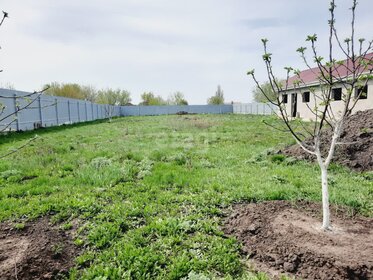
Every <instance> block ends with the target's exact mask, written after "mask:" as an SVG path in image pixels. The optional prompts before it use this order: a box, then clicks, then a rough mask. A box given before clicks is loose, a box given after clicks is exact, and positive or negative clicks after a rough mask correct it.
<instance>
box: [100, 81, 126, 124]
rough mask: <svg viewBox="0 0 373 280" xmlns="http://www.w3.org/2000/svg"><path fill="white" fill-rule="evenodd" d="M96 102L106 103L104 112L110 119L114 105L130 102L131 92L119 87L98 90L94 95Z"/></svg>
mask: <svg viewBox="0 0 373 280" xmlns="http://www.w3.org/2000/svg"><path fill="white" fill-rule="evenodd" d="M96 102H97V103H100V104H106V106H105V107H104V108H105V114H106V116H107V117H108V118H109V121H111V119H112V117H113V113H114V110H115V107H114V106H124V105H127V104H128V103H130V102H131V93H130V92H129V91H126V90H121V89H111V88H107V89H103V90H99V91H98V93H97V96H96Z"/></svg>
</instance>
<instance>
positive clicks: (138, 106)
mask: <svg viewBox="0 0 373 280" xmlns="http://www.w3.org/2000/svg"><path fill="white" fill-rule="evenodd" d="M137 108H138V110H137V112H138V115H139V116H140V105H138V107H137Z"/></svg>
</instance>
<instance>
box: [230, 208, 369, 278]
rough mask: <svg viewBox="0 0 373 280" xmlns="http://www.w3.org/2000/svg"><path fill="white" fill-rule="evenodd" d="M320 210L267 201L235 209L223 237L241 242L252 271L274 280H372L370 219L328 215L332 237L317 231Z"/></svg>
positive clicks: (334, 211)
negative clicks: (297, 279) (287, 279)
mask: <svg viewBox="0 0 373 280" xmlns="http://www.w3.org/2000/svg"><path fill="white" fill-rule="evenodd" d="M320 209H321V206H320V205H318V204H316V203H310V202H297V203H293V204H292V203H291V202H286V201H271V202H263V203H259V204H255V203H252V204H240V205H236V206H235V207H234V210H233V212H232V214H231V215H230V216H229V217H228V218H227V219H226V222H225V225H224V228H223V229H224V232H225V233H226V234H227V235H231V236H235V237H236V238H237V239H238V240H239V241H240V242H242V245H243V246H242V253H243V254H245V255H248V256H249V258H250V260H251V261H252V264H253V265H254V269H256V270H259V271H265V272H267V273H268V274H269V275H271V276H272V277H274V278H278V277H279V276H280V275H281V274H287V275H289V276H295V277H300V278H302V279H373V258H372V256H373V219H369V218H365V217H357V216H354V217H349V216H348V214H347V211H345V210H341V209H340V208H339V209H338V211H337V210H336V209H332V224H333V228H334V230H333V231H332V232H324V231H322V230H321V229H320V228H321V221H322V217H321V213H320Z"/></svg>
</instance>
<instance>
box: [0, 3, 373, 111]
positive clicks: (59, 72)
mask: <svg viewBox="0 0 373 280" xmlns="http://www.w3.org/2000/svg"><path fill="white" fill-rule="evenodd" d="M350 2H351V1H349V0H340V1H337V6H338V7H337V26H339V31H340V33H341V35H340V36H341V38H345V37H347V34H348V33H347V32H348V24H349V20H350V19H349V17H348V13H349V10H348V6H349V5H351V3H350ZM328 5H329V1H328V0H312V1H306V0H260V1H259V0H255V1H254V0H188V1H185V0H105V1H98V0H79V1H77V0H64V1H51V0H23V1H18V0H3V1H1V6H0V9H2V10H4V11H7V12H8V13H9V16H10V18H9V19H7V20H6V22H5V23H4V25H3V26H2V27H1V29H0V44H1V47H2V49H1V51H0V67H1V69H3V70H4V72H3V73H1V74H0V81H1V82H0V85H6V84H12V85H13V86H14V87H15V88H16V89H19V90H25V91H34V90H38V89H40V88H41V86H42V85H43V84H46V83H49V82H53V81H57V82H73V83H79V84H85V85H93V86H95V87H97V88H106V87H112V88H117V87H120V88H123V89H127V90H129V91H130V92H131V93H132V98H133V101H134V103H137V102H139V100H140V95H141V93H143V92H144V91H153V92H154V93H155V94H159V95H161V96H163V97H164V98H167V96H168V95H169V94H171V93H173V92H175V91H181V92H183V93H184V95H185V96H186V98H187V100H188V101H189V103H190V104H205V103H206V100H207V98H208V97H209V96H211V95H213V94H214V93H215V91H216V88H217V85H218V84H220V85H221V87H222V89H223V90H224V94H225V99H226V102H230V101H235V102H249V101H251V91H252V89H253V87H254V84H253V82H252V81H251V80H250V79H249V78H248V77H247V76H246V74H245V73H246V72H247V70H248V69H251V68H255V69H256V73H257V74H258V77H259V78H260V79H261V80H262V81H264V80H265V75H264V65H263V62H262V60H261V54H262V46H261V42H260V39H261V38H263V37H266V38H268V39H269V40H270V42H269V43H270V51H271V52H272V53H273V62H274V64H275V65H276V70H278V76H280V77H281V76H283V74H282V70H281V69H282V68H283V67H284V66H294V67H296V68H299V69H302V68H304V66H303V65H302V63H301V61H300V59H299V56H298V54H297V53H296V52H295V50H296V49H297V48H298V47H300V46H303V45H305V43H304V39H305V37H306V35H308V34H313V33H317V34H318V35H319V38H320V40H319V42H318V43H319V49H320V51H321V54H324V55H325V54H326V52H324V51H325V50H326V47H327V44H326V39H327V32H328V30H327V29H328V26H327V20H328ZM372 11H373V1H372V0H360V1H359V6H358V10H357V14H358V17H357V24H356V29H357V36H358V37H365V38H366V39H369V40H371V39H372V30H373V20H372Z"/></svg>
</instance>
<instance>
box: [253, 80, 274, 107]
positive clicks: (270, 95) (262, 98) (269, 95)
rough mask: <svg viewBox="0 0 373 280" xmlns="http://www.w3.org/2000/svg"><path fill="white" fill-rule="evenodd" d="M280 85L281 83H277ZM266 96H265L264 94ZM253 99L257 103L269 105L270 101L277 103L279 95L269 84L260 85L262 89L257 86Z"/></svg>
mask: <svg viewBox="0 0 373 280" xmlns="http://www.w3.org/2000/svg"><path fill="white" fill-rule="evenodd" d="M277 83H279V81H277ZM262 91H264V93H265V95H264V94H263V92H262ZM252 93H253V97H254V101H255V102H261V103H267V102H268V99H269V100H270V101H275V100H276V99H277V93H276V92H274V91H273V89H272V86H271V84H270V83H269V82H265V83H263V84H261V85H260V88H259V87H258V86H256V87H255V88H254V89H253V91H252Z"/></svg>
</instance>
